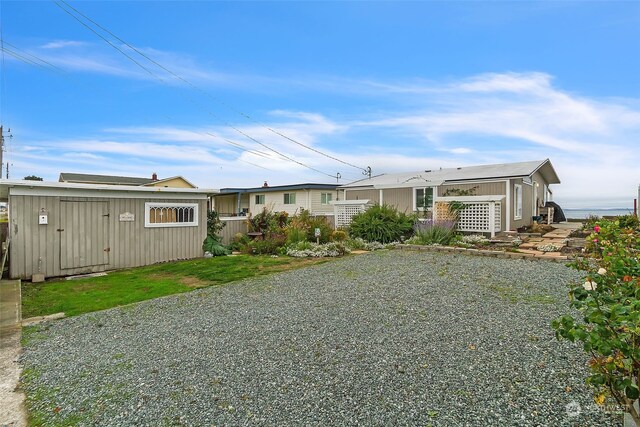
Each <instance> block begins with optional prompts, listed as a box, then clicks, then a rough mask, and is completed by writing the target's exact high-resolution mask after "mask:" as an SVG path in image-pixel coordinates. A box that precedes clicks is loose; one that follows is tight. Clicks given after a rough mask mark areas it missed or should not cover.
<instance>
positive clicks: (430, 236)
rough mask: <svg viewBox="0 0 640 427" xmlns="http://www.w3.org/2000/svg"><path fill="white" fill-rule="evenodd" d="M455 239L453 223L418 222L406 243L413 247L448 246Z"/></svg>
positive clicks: (454, 225)
mask: <svg viewBox="0 0 640 427" xmlns="http://www.w3.org/2000/svg"><path fill="white" fill-rule="evenodd" d="M456 237H457V232H456V224H455V221H436V222H433V221H418V222H417V223H416V224H415V234H414V236H413V237H412V238H411V239H409V240H408V243H412V244H415V245H449V244H451V243H452V242H453V241H454V240H455V239H456Z"/></svg>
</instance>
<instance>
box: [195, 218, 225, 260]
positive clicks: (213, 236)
mask: <svg viewBox="0 0 640 427" xmlns="http://www.w3.org/2000/svg"><path fill="white" fill-rule="evenodd" d="M225 225H226V224H225V223H223V222H222V221H220V216H219V215H218V212H216V211H209V212H207V237H206V238H205V239H204V242H202V250H203V251H204V252H209V253H210V254H211V255H213V256H223V255H229V254H230V253H231V251H230V250H229V249H227V248H226V247H225V246H224V245H223V244H222V238H221V237H220V236H219V235H218V233H220V231H222V229H223V228H224V226H225Z"/></svg>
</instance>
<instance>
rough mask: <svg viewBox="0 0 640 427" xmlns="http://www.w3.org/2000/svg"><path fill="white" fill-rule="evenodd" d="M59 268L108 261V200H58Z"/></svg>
mask: <svg viewBox="0 0 640 427" xmlns="http://www.w3.org/2000/svg"><path fill="white" fill-rule="evenodd" d="M59 234H60V268H61V269H69V268H80V267H89V266H93V265H104V264H109V251H110V250H111V249H110V248H109V202H97V201H88V202H77V201H67V200H62V201H60V228H59Z"/></svg>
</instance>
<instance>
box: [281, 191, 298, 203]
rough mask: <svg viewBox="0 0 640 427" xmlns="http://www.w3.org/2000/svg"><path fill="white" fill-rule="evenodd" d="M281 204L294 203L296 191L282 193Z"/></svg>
mask: <svg viewBox="0 0 640 427" xmlns="http://www.w3.org/2000/svg"><path fill="white" fill-rule="evenodd" d="M287 195H288V196H289V202H288V203H287ZM292 195H293V200H291V196H292ZM282 204H284V205H295V204H296V193H284V195H283V196H282Z"/></svg>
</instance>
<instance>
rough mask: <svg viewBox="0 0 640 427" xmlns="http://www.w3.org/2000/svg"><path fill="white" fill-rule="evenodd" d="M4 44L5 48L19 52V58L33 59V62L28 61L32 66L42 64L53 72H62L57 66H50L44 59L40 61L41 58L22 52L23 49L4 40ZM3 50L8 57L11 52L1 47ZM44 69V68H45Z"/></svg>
mask: <svg viewBox="0 0 640 427" xmlns="http://www.w3.org/2000/svg"><path fill="white" fill-rule="evenodd" d="M4 44H5V45H7V46H11V47H12V48H13V49H14V50H16V51H17V52H20V56H24V57H26V58H27V59H29V58H28V57H31V58H33V60H31V59H29V61H30V62H31V63H33V65H37V66H43V65H42V64H44V65H45V66H47V67H50V68H53V69H54V70H56V71H61V72H64V70H63V69H62V68H60V67H58V66H56V65H54V64H52V63H51V62H49V61H46V60H44V59H42V58H40V57H38V56H36V55H34V54H32V53H30V52H27V51H25V50H23V49H20V48H19V47H18V46H15V45H13V44H11V43H9V42H8V41H6V40H5V42H4ZM3 49H5V50H7V53H9V54H10V55H11V54H12V53H11V52H9V49H7V48H5V47H3ZM38 62H40V63H42V64H39V63H38ZM45 68H46V67H45Z"/></svg>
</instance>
